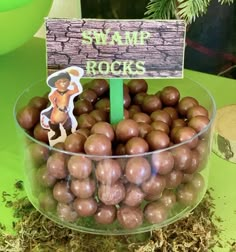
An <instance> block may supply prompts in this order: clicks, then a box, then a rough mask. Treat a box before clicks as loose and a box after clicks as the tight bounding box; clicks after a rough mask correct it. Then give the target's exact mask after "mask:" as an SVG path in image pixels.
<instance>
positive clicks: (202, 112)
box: [187, 105, 208, 120]
mask: <svg viewBox="0 0 236 252" xmlns="http://www.w3.org/2000/svg"><path fill="white" fill-rule="evenodd" d="M195 116H205V117H208V111H207V109H206V108H204V107H203V106H201V105H198V106H193V107H191V108H189V109H188V111H187V118H188V120H190V119H191V118H193V117H195Z"/></svg>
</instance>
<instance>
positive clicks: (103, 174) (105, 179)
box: [95, 159, 122, 185]
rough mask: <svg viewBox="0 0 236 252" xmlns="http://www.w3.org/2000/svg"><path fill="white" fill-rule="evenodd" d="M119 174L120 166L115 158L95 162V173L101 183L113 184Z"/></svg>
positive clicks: (120, 172)
mask: <svg viewBox="0 0 236 252" xmlns="http://www.w3.org/2000/svg"><path fill="white" fill-rule="evenodd" d="M121 174H122V171H121V167H120V164H119V162H118V161H117V160H114V159H103V160H101V161H99V162H98V163H97V166H96V170H95V175H96V178H97V180H98V181H100V182H101V183H102V184H107V185H112V184H114V183H115V182H116V181H117V180H118V179H119V178H120V177H121Z"/></svg>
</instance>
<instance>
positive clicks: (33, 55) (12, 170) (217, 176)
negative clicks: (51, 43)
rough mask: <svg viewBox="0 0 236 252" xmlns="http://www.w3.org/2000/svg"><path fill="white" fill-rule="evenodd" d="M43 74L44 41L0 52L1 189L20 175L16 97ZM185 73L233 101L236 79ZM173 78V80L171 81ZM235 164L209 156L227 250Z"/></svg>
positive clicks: (218, 97) (6, 213)
mask: <svg viewBox="0 0 236 252" xmlns="http://www.w3.org/2000/svg"><path fill="white" fill-rule="evenodd" d="M45 75H46V55H45V41H44V40H41V39H36V38H34V39H32V40H31V41H30V42H28V43H27V44H25V45H24V46H23V47H21V48H19V49H18V50H16V51H14V52H12V53H10V54H7V55H3V56H0V83H1V91H0V115H1V119H0V122H1V131H0V157H1V159H0V160H1V163H0V171H1V172H0V191H8V192H12V191H13V184H14V182H15V181H16V180H18V179H23V178H22V165H21V157H20V149H19V148H20V146H19V145H20V144H19V138H18V136H17V133H16V130H15V125H14V120H13V106H14V102H15V100H16V98H17V97H18V96H19V94H20V93H21V92H22V90H23V89H25V88H26V87H27V86H29V85H31V84H32V83H34V82H36V81H37V80H41V79H43V78H44V76H45ZM185 76H186V77H189V78H191V79H194V80H197V81H198V82H200V83H201V84H203V85H204V86H205V87H206V88H207V89H208V90H209V91H210V92H211V93H212V95H213V96H214V98H215V101H216V104H217V108H220V107H222V106H224V105H227V104H232V103H236V81H235V80H231V79H226V78H221V77H216V76H213V75H208V74H203V73H199V72H194V71H189V70H185ZM174 81H175V80H173V82H174ZM235 184H236V164H232V163H229V162H227V161H224V160H222V159H220V158H219V157H217V156H216V155H215V154H213V153H212V155H211V157H210V177H209V187H212V188H213V189H214V191H213V192H212V194H213V196H214V198H215V204H216V215H217V216H220V217H221V218H222V220H223V222H222V224H221V225H222V228H223V232H222V236H221V239H222V240H223V241H225V248H222V249H217V252H218V251H219V252H220V251H229V249H228V248H227V244H226V242H227V241H232V239H234V240H236V187H235ZM11 216H12V215H11V212H10V210H9V209H6V208H5V207H3V204H0V222H1V223H5V224H6V225H7V226H8V227H9V228H10V226H11V219H12V217H11Z"/></svg>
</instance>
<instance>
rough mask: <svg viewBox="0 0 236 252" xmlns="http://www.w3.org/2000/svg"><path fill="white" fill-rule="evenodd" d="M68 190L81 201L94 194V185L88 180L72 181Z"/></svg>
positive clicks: (93, 182)
mask: <svg viewBox="0 0 236 252" xmlns="http://www.w3.org/2000/svg"><path fill="white" fill-rule="evenodd" d="M70 189H71V191H72V193H73V194H74V195H75V196H76V197H78V198H81V199H87V198H90V197H91V196H92V195H93V194H94V192H95V189H96V184H95V181H94V180H93V179H90V178H87V179H83V180H78V179H76V180H75V179H73V180H72V181H71V185H70Z"/></svg>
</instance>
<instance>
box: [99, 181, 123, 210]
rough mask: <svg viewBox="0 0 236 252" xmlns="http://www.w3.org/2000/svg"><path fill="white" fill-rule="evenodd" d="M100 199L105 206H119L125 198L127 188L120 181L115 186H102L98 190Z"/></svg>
mask: <svg viewBox="0 0 236 252" xmlns="http://www.w3.org/2000/svg"><path fill="white" fill-rule="evenodd" d="M98 198H99V199H100V200H101V201H102V202H103V203H104V204H105V205H116V204H119V203H120V202H121V201H122V200H123V199H124V198H125V187H124V185H123V183H121V182H120V181H117V182H116V183H115V184H113V185H105V184H101V185H100V186H99V188H98Z"/></svg>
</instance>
